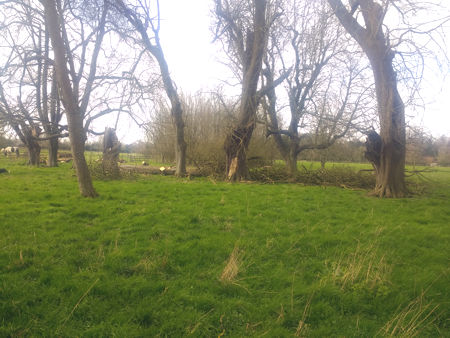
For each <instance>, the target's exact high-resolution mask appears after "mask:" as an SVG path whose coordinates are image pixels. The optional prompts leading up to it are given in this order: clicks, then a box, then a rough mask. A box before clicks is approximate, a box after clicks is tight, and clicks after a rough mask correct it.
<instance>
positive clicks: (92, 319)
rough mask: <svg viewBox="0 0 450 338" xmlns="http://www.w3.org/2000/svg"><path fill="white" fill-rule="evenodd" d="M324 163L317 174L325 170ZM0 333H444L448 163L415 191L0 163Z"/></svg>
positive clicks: (449, 328) (447, 329)
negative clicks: (79, 175)
mask: <svg viewBox="0 0 450 338" xmlns="http://www.w3.org/2000/svg"><path fill="white" fill-rule="evenodd" d="M330 165H331V164H330ZM0 167H1V168H6V169H7V170H8V173H3V174H0V205H1V206H2V207H1V210H0V336H2V337H8V336H11V337H18V336H61V337H68V336H98V337H105V336H117V337H142V336H147V337H150V336H167V337H181V336H193V337H214V336H216V337H242V336H267V337H289V336H306V337H326V336H332V337H335V336H339V337H373V336H380V337H385V336H404V337H412V336H418V337H448V336H450V322H449V320H448V319H449V318H450V295H449V285H450V278H449V273H450V270H449V257H450V255H449V253H450V252H449V247H450V245H449V239H450V203H449V202H450V168H433V171H429V172H424V173H422V174H421V175H420V176H417V175H416V176H414V177H411V178H410V180H409V186H410V187H412V188H414V189H415V191H416V192H415V193H414V194H413V195H412V196H411V197H409V198H403V199H377V198H373V197H370V196H369V195H368V191H366V190H361V189H348V188H345V187H344V188H342V187H333V186H309V185H303V184H262V183H256V182H248V183H241V184H230V183H225V182H220V181H216V180H213V179H211V178H192V179H188V178H183V179H181V178H175V177H171V176H162V175H151V176H144V175H135V176H132V177H129V178H127V179H122V180H116V181H108V180H95V182H94V184H95V187H96V189H97V191H98V192H99V194H100V196H99V197H98V198H95V199H86V198H83V197H80V196H79V194H78V191H77V180H76V177H75V174H74V171H73V169H71V164H70V163H63V164H61V165H60V166H59V167H58V168H32V167H28V166H26V165H24V163H23V161H22V160H11V159H4V158H1V159H0Z"/></svg>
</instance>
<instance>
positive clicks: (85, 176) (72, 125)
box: [42, 0, 97, 197]
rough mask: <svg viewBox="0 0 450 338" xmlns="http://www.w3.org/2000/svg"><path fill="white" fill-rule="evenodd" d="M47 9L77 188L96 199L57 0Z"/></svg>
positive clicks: (49, 2) (46, 3)
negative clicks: (61, 30)
mask: <svg viewBox="0 0 450 338" xmlns="http://www.w3.org/2000/svg"><path fill="white" fill-rule="evenodd" d="M42 3H43V5H44V9H45V19H46V22H47V24H48V29H49V34H50V39H51V42H52V46H53V53H54V58H55V61H54V62H55V71H56V79H57V82H58V86H59V89H60V93H61V99H62V102H63V104H64V107H65V109H66V116H67V124H68V127H69V139H70V147H71V150H72V158H73V164H74V166H75V170H76V173H77V178H78V187H79V189H80V193H81V195H82V196H84V197H96V196H97V192H96V191H95V189H94V186H93V184H92V178H91V174H90V172H89V168H88V165H87V163H86V158H85V157H84V150H85V148H84V143H85V140H86V132H85V130H84V128H83V115H82V113H81V111H80V107H79V103H78V99H77V97H78V93H77V94H74V92H73V89H72V86H71V82H70V79H69V70H68V68H67V64H66V48H65V45H64V41H63V38H62V36H61V32H60V24H59V17H58V13H57V11H56V3H55V1H54V0H45V1H43V2H42Z"/></svg>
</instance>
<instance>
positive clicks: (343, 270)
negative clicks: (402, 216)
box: [333, 243, 391, 289]
mask: <svg viewBox="0 0 450 338" xmlns="http://www.w3.org/2000/svg"><path fill="white" fill-rule="evenodd" d="M385 257H386V256H385V255H381V256H380V255H379V254H378V250H377V247H376V245H375V243H371V244H370V245H369V247H367V248H365V249H363V248H361V246H360V244H359V243H358V245H357V247H356V249H355V252H353V253H352V254H350V255H348V256H347V257H343V258H342V257H341V259H340V260H339V261H338V262H337V263H336V264H335V265H334V267H333V268H334V269H333V280H334V281H335V282H338V283H339V284H340V285H341V288H342V289H344V288H346V287H348V286H351V285H354V284H356V283H362V284H364V285H365V286H367V287H368V288H369V289H373V288H375V287H376V286H379V285H383V284H386V283H388V277H389V275H390V272H391V266H390V265H388V264H387V263H386V259H385Z"/></svg>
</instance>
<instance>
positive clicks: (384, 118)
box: [369, 54, 406, 198]
mask: <svg viewBox="0 0 450 338" xmlns="http://www.w3.org/2000/svg"><path fill="white" fill-rule="evenodd" d="M392 58H393V55H392V54H387V55H386V54H385V55H383V57H382V58H381V57H378V58H376V59H375V58H369V59H370V61H371V64H372V69H373V73H374V76H375V86H376V91H377V99H378V114H379V118H380V126H381V127H380V137H381V149H380V161H379V166H378V168H376V175H377V176H376V185H375V190H374V194H375V195H377V196H379V197H394V198H396V197H404V196H405V194H406V185H405V157H406V135H405V108H404V104H403V101H402V99H401V97H400V94H399V92H398V90H397V79H396V74H395V71H394V69H393V67H392ZM380 59H381V60H380Z"/></svg>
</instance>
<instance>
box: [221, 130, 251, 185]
mask: <svg viewBox="0 0 450 338" xmlns="http://www.w3.org/2000/svg"><path fill="white" fill-rule="evenodd" d="M254 126H255V125H254V124H250V125H249V126H248V127H247V128H236V129H235V130H233V132H232V133H231V134H229V135H228V136H227V137H226V139H225V144H224V149H225V153H226V161H227V167H226V170H227V179H228V180H229V181H233V182H234V181H240V180H241V179H247V178H248V176H249V172H248V166H247V148H248V145H249V143H250V139H251V137H252V134H253V129H254Z"/></svg>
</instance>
